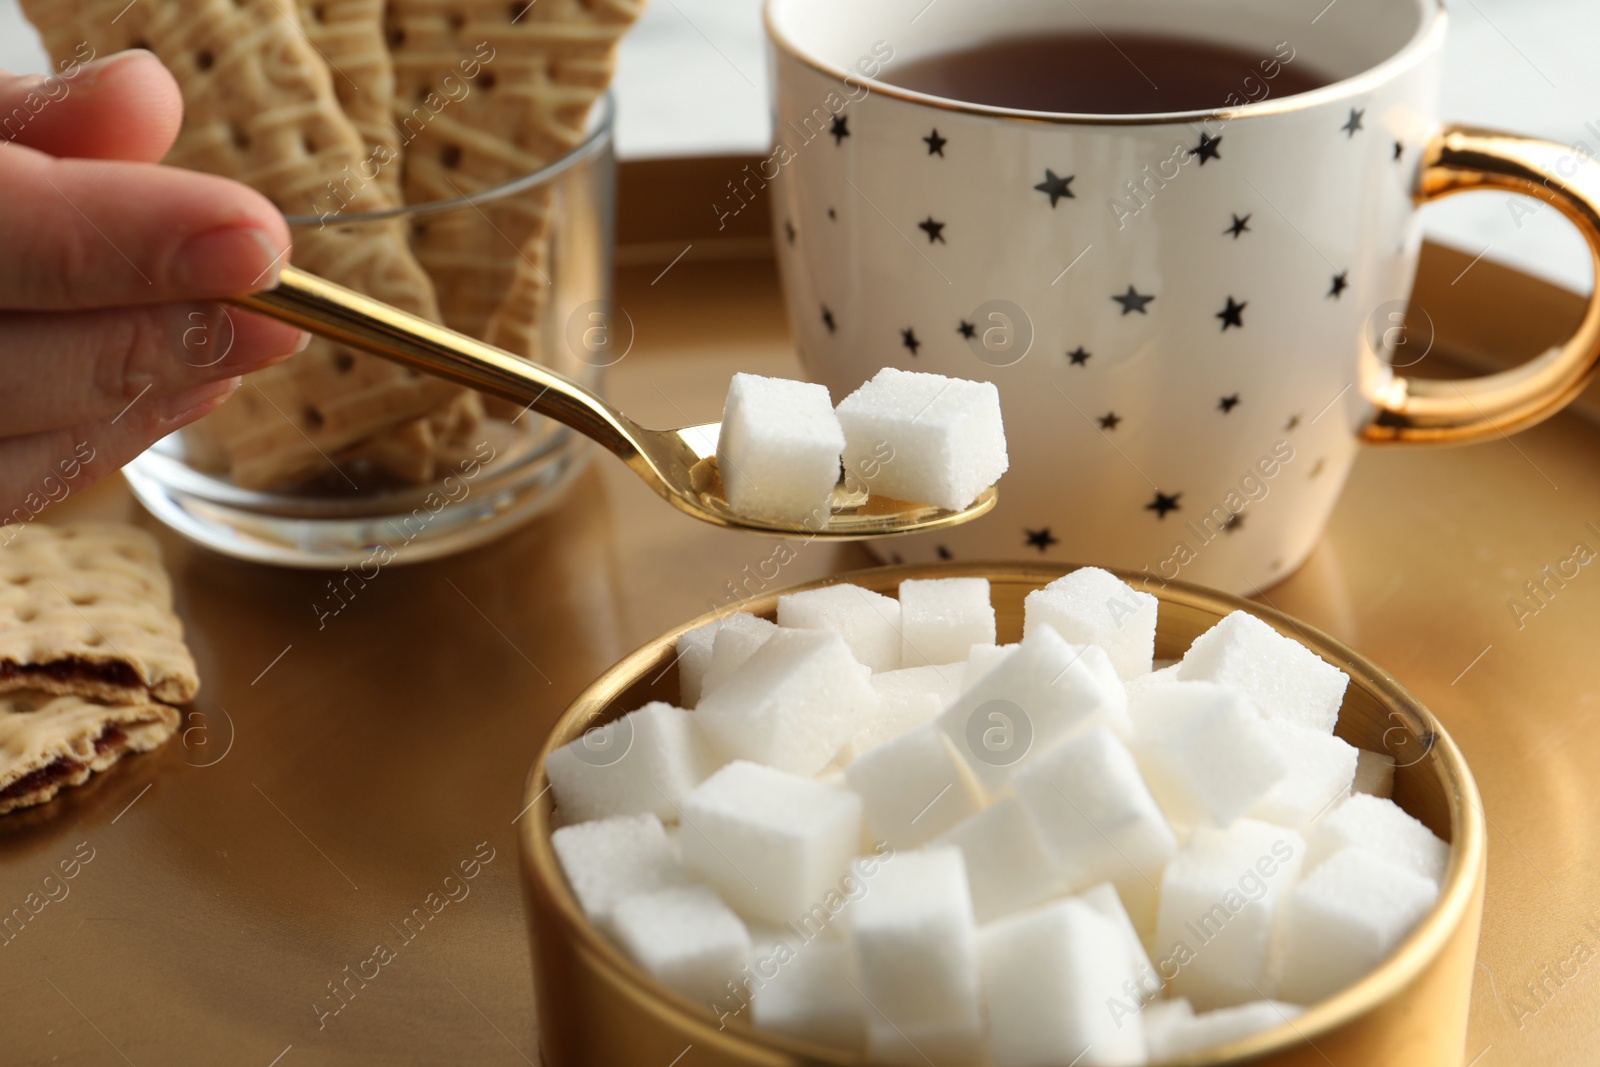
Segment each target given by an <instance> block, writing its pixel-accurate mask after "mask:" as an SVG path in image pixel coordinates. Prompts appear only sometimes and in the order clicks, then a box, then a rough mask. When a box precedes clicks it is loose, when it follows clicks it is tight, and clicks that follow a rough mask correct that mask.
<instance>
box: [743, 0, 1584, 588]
mask: <svg viewBox="0 0 1600 1067" xmlns="http://www.w3.org/2000/svg"><path fill="white" fill-rule="evenodd" d="M766 19H767V32H768V37H769V40H770V42H771V48H772V54H773V69H774V71H775V82H776V101H775V133H774V141H775V143H774V149H773V152H772V155H771V157H770V158H769V159H768V160H767V161H765V162H764V163H763V164H762V166H761V167H760V178H761V180H764V181H770V182H771V183H772V184H773V189H772V193H773V195H774V199H773V202H772V213H773V223H774V231H775V234H776V241H777V246H778V250H779V263H780V265H781V270H782V274H783V281H784V288H785V292H786V295H787V299H788V305H789V310H790V318H791V321H792V324H793V328H794V332H795V337H796V341H797V344H798V345H799V349H800V354H801V357H802V359H803V361H804V363H805V366H806V368H807V370H808V373H809V374H810V375H811V376H812V377H813V378H814V379H815V380H817V381H820V382H822V383H823V384H825V385H827V386H828V387H829V389H830V390H831V391H832V393H833V396H834V400H835V402H837V401H838V400H840V399H842V398H843V396H844V395H845V394H847V393H849V392H850V391H851V390H853V389H855V388H856V387H857V386H858V385H860V384H861V382H862V381H864V380H865V379H867V378H869V377H871V376H872V374H873V373H875V372H876V371H877V370H878V368H880V367H882V366H886V365H892V366H897V367H901V368H905V369H913V370H924V371H933V372H936V373H940V374H947V375H953V376H957V377H964V378H979V379H987V380H991V381H994V382H995V383H996V384H997V385H998V386H999V389H1000V395H1001V403H1002V407H1003V411H1004V415H1005V420H1006V432H1007V437H1008V440H1009V444H1010V454H1011V470H1010V472H1009V473H1008V474H1007V475H1006V476H1005V478H1004V479H1003V480H1002V482H1001V485H1000V504H999V506H998V507H997V508H996V510H995V511H994V512H993V513H992V514H991V515H990V516H988V517H986V518H984V519H982V520H980V521H978V522H974V523H970V524H968V525H966V526H963V527H960V528H958V529H954V530H951V531H948V532H944V533H940V534H937V535H931V534H930V535H924V536H922V537H919V538H907V539H903V540H896V541H894V542H893V543H882V544H879V545H877V546H875V548H874V551H876V552H878V553H880V554H882V555H883V556H884V557H885V558H890V559H895V560H897V561H898V560H899V559H902V558H903V559H904V560H906V561H921V560H929V559H933V558H936V557H937V558H952V557H954V558H966V559H970V558H977V557H984V558H991V559H1034V558H1039V557H1040V556H1041V555H1042V556H1044V557H1045V558H1054V559H1064V560H1074V561H1078V562H1084V563H1100V564H1106V565H1111V566H1118V567H1124V568H1128V569H1132V570H1139V569H1141V568H1143V569H1145V570H1146V571H1147V572H1148V573H1150V574H1151V575H1154V576H1157V577H1161V578H1166V579H1171V578H1178V577H1180V576H1181V577H1182V578H1184V579H1188V580H1192V581H1198V582H1202V583H1205V584H1208V585H1213V586H1219V587H1222V588H1224V589H1227V590H1230V591H1234V592H1249V591H1252V590H1255V589H1258V588H1260V587H1263V586H1266V585H1269V584H1271V583H1272V582H1274V581H1277V580H1278V579H1280V578H1282V577H1284V576H1286V575H1287V574H1288V573H1289V572H1290V571H1292V570H1293V569H1294V568H1295V567H1296V566H1298V565H1299V564H1300V562H1301V561H1302V560H1304V559H1305V557H1306V555H1307V554H1308V553H1309V552H1310V551H1311V549H1312V548H1313V547H1314V546H1315V543H1316V540H1317V537H1318V535H1319V533H1320V532H1321V530H1322V527H1323V525H1324V523H1325V522H1326V520H1327V517H1328V514H1329V512H1330V511H1331V510H1332V508H1333V504H1334V501H1335V499H1336V498H1337V496H1338V492H1339V488H1340V486H1341V485H1342V483H1343V481H1344V479H1345V476H1346V474H1347V473H1348V471H1349V468H1350V464H1351V462H1352V460H1353V459H1354V456H1355V453H1356V450H1357V446H1358V444H1359V443H1361V442H1362V441H1368V442H1385V441H1388V442H1419V441H1420V442H1447V441H1464V440H1471V439H1475V438H1481V437H1493V436H1497V435H1500V434H1504V433H1508V432H1512V431H1514V430H1516V429H1520V428H1522V427H1525V426H1528V425H1531V424H1532V423H1534V422H1537V421H1538V420H1540V419H1542V418H1544V417H1546V416H1548V415H1550V414H1552V413H1553V412H1554V411H1556V410H1558V409H1559V408H1560V407H1561V406H1562V405H1563V404H1564V403H1566V402H1567V401H1568V400H1569V399H1571V398H1572V397H1573V396H1574V395H1576V393H1577V392H1578V391H1579V390H1580V389H1581V388H1582V386H1583V385H1584V384H1585V383H1586V382H1587V380H1588V378H1589V377H1590V376H1591V375H1592V373H1593V372H1594V370H1595V367H1596V360H1597V356H1600V309H1597V306H1596V304H1595V303H1594V302H1593V301H1591V304H1590V306H1589V308H1588V310H1587V312H1586V314H1585V317H1584V319H1583V322H1582V325H1581V326H1580V328H1579V329H1578V331H1577V333H1576V334H1575V335H1574V336H1573V338H1572V339H1571V340H1570V341H1568V342H1567V343H1566V344H1565V345H1563V346H1561V347H1560V348H1557V349H1552V350H1551V351H1550V352H1548V353H1546V354H1545V355H1543V356H1541V357H1539V358H1537V359H1535V360H1533V361H1532V362H1531V363H1529V364H1526V365H1524V366H1523V367H1519V368H1517V369H1515V370H1513V371H1509V372H1505V373H1502V374H1498V375H1493V376H1490V377H1487V378H1479V379H1474V380H1472V381H1470V382H1459V383H1446V382H1430V381H1418V380H1413V379H1409V378H1406V377H1403V376H1401V375H1400V374H1399V373H1397V369H1400V368H1403V367H1404V366H1406V365H1409V364H1410V363H1411V362H1414V361H1415V359H1416V358H1417V356H1416V355H1415V354H1412V355H1406V356H1402V354H1401V353H1405V352H1411V353H1415V352H1416V350H1417V348H1418V344H1417V342H1416V341H1415V340H1413V343H1412V344H1411V345H1410V347H1409V348H1406V347H1399V348H1397V342H1403V341H1405V340H1406V335H1405V334H1404V332H1403V330H1402V329H1401V328H1399V327H1398V326H1397V324H1398V323H1399V322H1401V321H1402V318H1403V316H1402V311H1403V309H1404V307H1405V301H1406V299H1407V296H1408V294H1409V293H1410V289H1411V284H1412V279H1413V275H1414V272H1415V268H1416V259H1417V252H1418V249H1419V246H1420V242H1421V235H1420V230H1419V227H1418V218H1417V210H1418V208H1419V207H1420V205H1421V204H1422V203H1423V202H1424V201H1427V200H1430V199H1435V198H1437V197H1440V196H1443V195H1447V194H1449V193H1453V192H1458V191H1462V190H1467V189H1490V188H1493V189H1501V190H1507V191H1512V192H1519V193H1525V194H1527V195H1530V196H1536V197H1539V198H1541V199H1543V200H1546V201H1548V202H1550V203H1553V204H1554V205H1555V206H1556V207H1557V208H1558V209H1560V210H1561V211H1562V212H1563V213H1564V214H1566V215H1567V216H1568V217H1569V218H1571V219H1572V220H1573V221H1574V222H1575V223H1576V224H1577V225H1578V226H1579V228H1580V229H1581V230H1582V232H1583V234H1584V236H1585V238H1586V239H1587V240H1588V241H1589V244H1590V248H1591V251H1594V250H1596V249H1600V211H1597V207H1596V202H1597V198H1600V167H1597V166H1596V165H1595V164H1593V163H1590V162H1589V161H1588V159H1587V158H1579V157H1575V156H1574V150H1573V149H1569V148H1567V147H1565V146H1562V145H1557V144H1553V143H1550V142H1543V141H1536V140H1531V139H1528V138H1522V137H1515V136H1511V135H1505V134H1496V133H1491V132H1488V131H1478V130H1468V129H1462V128H1456V127H1449V126H1441V125H1440V122H1439V118H1438V98H1439V83H1440V49H1441V46H1442V44H1443V41H1444V28H1445V13H1444V9H1443V6H1442V5H1441V4H1440V3H1439V2H1438V0H1334V2H1333V3H1329V2H1328V0H1304V2H1301V0H1077V2H1075V3H1066V4H1063V3H1060V2H1059V0H1004V2H980V0H872V2H870V3H866V2H863V0H768V3H767V12H766ZM1095 30H1098V31H1103V32H1106V33H1116V32H1119V31H1121V32H1152V33H1161V34H1166V35H1175V36H1179V37H1183V38H1190V39H1194V40H1197V41H1202V42H1215V43H1220V44H1226V45H1230V46H1233V47H1234V48H1241V49H1244V50H1245V51H1247V52H1249V53H1251V54H1252V55H1259V56H1260V61H1259V62H1258V64H1257V72H1256V73H1254V74H1252V75H1251V76H1249V77H1243V78H1241V81H1240V85H1239V90H1238V93H1237V94H1236V97H1235V98H1233V99H1230V100H1229V101H1227V106H1225V107H1222V108H1218V109H1215V110H1211V111H1193V112H1174V113H1170V114H1151V115H1078V114H1053V113H1041V112H1026V111H1016V110H1011V109H1007V108H1000V107H990V106H983V105H978V104H971V103H963V102H958V101H953V100H946V99H941V98H938V97H933V96H928V95H925V94H922V93H918V92H912V91H909V90H906V89H902V88H899V87H897V86H895V85H894V84H892V82H893V78H894V68H895V66H896V65H897V64H904V63H906V62H907V61H909V60H912V59H920V58H923V57H926V56H929V55H934V54H938V53H942V52H947V51H951V50H954V49H959V48H964V47H969V46H971V45H972V44H974V43H977V42H980V41H984V40H991V39H998V38H1005V37H1017V36H1027V35H1038V34H1042V33H1062V32H1093V31H1095ZM1292 64H1300V65H1302V66H1303V67H1307V68H1310V69H1311V70H1314V71H1316V72H1318V73H1320V74H1323V75H1326V76H1329V77H1331V78H1332V79H1334V80H1333V81H1332V82H1331V84H1326V85H1324V86H1323V87H1322V88H1319V89H1315V90H1313V91H1310V92H1306V93H1302V94H1299V95H1288V96H1274V95H1273V90H1272V84H1273V79H1274V78H1275V77H1278V76H1280V75H1281V73H1282V69H1283V67H1284V66H1285V65H1292ZM1581 155H1582V153H1580V154H1579V156H1580V157H1581ZM747 184H748V183H747ZM748 191H749V192H756V190H754V189H750V190H748ZM1597 263H1600V256H1597ZM1421 488H1422V487H1419V490H1420V489H1421Z"/></svg>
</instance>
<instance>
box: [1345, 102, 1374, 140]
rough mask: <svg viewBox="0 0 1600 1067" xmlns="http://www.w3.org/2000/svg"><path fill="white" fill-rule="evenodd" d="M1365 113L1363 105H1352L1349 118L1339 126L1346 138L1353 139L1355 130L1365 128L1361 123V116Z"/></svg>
mask: <svg viewBox="0 0 1600 1067" xmlns="http://www.w3.org/2000/svg"><path fill="white" fill-rule="evenodd" d="M1366 113H1367V109H1366V108H1364V107H1353V108H1351V109H1350V120H1349V121H1348V122H1346V123H1345V124H1344V125H1343V126H1340V127H1339V128H1340V129H1341V130H1343V131H1344V132H1345V137H1346V139H1347V140H1354V139H1355V136H1356V131H1357V130H1362V129H1366V127H1365V126H1362V125H1361V116H1362V115H1365V114H1366Z"/></svg>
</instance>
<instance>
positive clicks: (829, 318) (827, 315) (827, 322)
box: [822, 304, 837, 333]
mask: <svg viewBox="0 0 1600 1067" xmlns="http://www.w3.org/2000/svg"><path fill="white" fill-rule="evenodd" d="M822 325H824V326H826V327H827V328H828V332H829V333H832V332H833V331H834V330H835V329H836V328H837V327H836V326H835V325H834V321H833V312H831V311H829V310H828V305H827V304H823V305H822Z"/></svg>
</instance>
